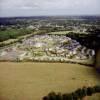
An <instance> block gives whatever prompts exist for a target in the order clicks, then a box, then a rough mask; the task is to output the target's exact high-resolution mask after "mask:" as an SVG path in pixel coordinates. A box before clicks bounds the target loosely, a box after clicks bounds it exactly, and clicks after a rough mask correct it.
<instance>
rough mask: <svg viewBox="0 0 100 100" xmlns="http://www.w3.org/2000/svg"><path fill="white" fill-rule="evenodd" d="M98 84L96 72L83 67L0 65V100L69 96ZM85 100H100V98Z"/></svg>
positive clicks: (38, 64)
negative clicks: (51, 95) (55, 93)
mask: <svg viewBox="0 0 100 100" xmlns="http://www.w3.org/2000/svg"><path fill="white" fill-rule="evenodd" d="M99 83H100V80H99V75H98V74H97V73H96V71H95V69H94V68H91V67H87V66H84V65H78V64H68V63H28V62H27V63H25V62H24V63H14V62H0V100H42V97H43V96H45V95H47V94H48V93H49V92H51V91H55V92H61V93H69V92H72V91H75V90H76V89H78V88H81V87H83V86H84V85H85V86H86V85H91V86H93V85H96V84H99ZM88 100H100V94H96V95H93V96H92V97H88Z"/></svg>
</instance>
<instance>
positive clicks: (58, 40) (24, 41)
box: [0, 16, 100, 100]
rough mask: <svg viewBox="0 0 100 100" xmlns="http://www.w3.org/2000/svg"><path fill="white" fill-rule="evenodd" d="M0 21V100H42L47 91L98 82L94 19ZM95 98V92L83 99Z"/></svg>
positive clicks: (96, 24) (97, 39)
mask: <svg viewBox="0 0 100 100" xmlns="http://www.w3.org/2000/svg"><path fill="white" fill-rule="evenodd" d="M61 19H63V21H61ZM23 20H24V23H23ZM0 23H1V26H0V100H22V99H24V100H42V98H43V96H45V95H47V94H48V93H49V92H52V91H54V92H62V93H71V92H73V91H75V90H76V89H78V88H82V87H83V86H95V85H99V84H100V79H99V73H98V72H97V71H99V70H100V66H99V65H100V63H99V57H100V56H99V54H100V53H99V52H100V49H99V45H100V44H99V43H100V37H99V32H100V27H99V26H100V19H99V17H89V18H88V17H82V16H81V17H77V16H73V18H71V17H39V18H38V17H36V18H35V17H30V18H27V17H23V18H20V17H17V18H1V21H0ZM19 23H22V24H19ZM25 23H26V24H25ZM44 23H45V24H44ZM77 24H78V25H77ZM5 36H6V37H5ZM96 69H97V71H96ZM99 99H100V94H94V95H93V96H89V97H88V100H99ZM50 100H52V99H50ZM57 100H58V99H57ZM66 100H67V99H66ZM69 100H72V99H69Z"/></svg>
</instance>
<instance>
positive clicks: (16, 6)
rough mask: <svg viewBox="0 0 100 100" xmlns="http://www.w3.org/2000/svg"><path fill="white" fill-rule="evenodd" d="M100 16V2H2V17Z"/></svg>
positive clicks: (71, 0)
mask: <svg viewBox="0 0 100 100" xmlns="http://www.w3.org/2000/svg"><path fill="white" fill-rule="evenodd" d="M39 15H42V16H43V15H100V0H0V17H7V16H39Z"/></svg>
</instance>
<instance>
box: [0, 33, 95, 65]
mask: <svg viewBox="0 0 100 100" xmlns="http://www.w3.org/2000/svg"><path fill="white" fill-rule="evenodd" d="M94 56H95V52H94V50H92V49H88V48H86V47H84V46H82V45H81V44H80V43H79V42H77V41H76V40H72V39H71V38H69V37H66V36H65V35H47V34H44V35H34V36H33V37H30V38H29V39H23V40H22V43H16V44H14V45H11V46H9V47H5V48H3V49H1V50H0V60H1V61H2V60H3V61H4V60H8V61H24V60H26V61H29V60H30V61H61V62H67V61H71V62H72V61H74V62H75V61H80V62H81V61H87V60H91V61H92V60H93V59H94ZM91 63H92V62H91Z"/></svg>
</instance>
